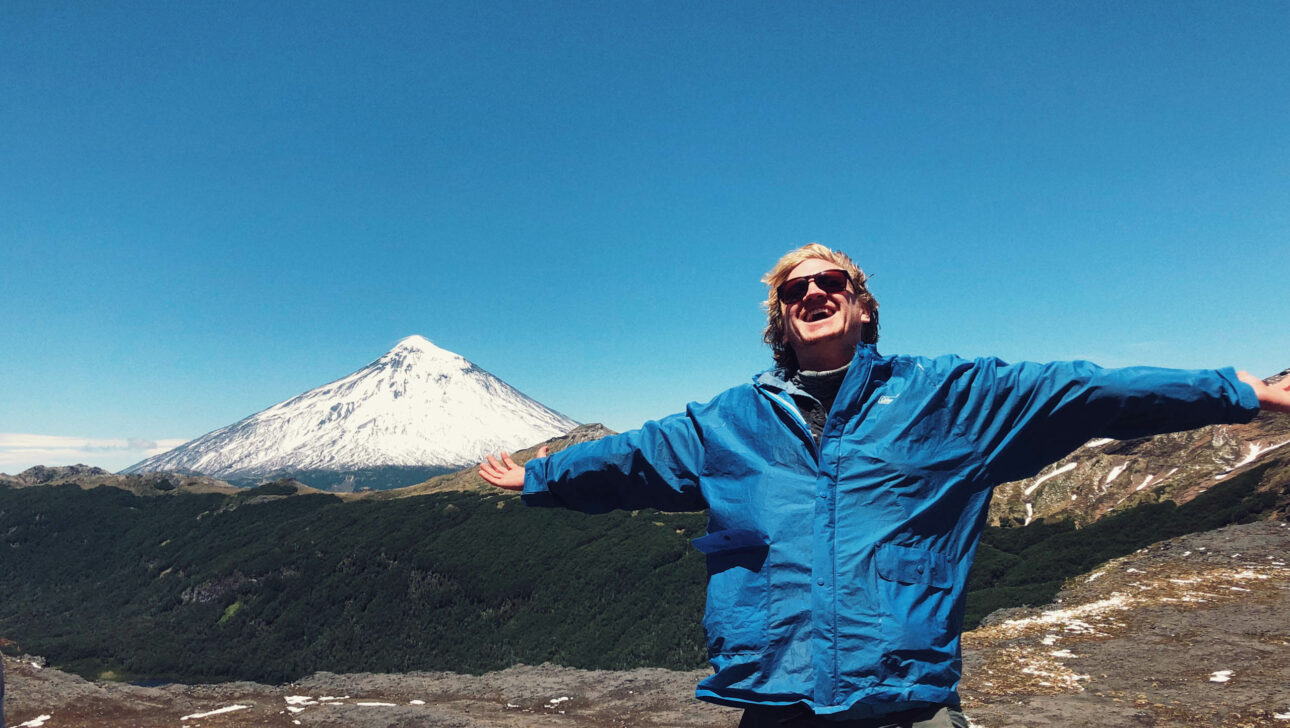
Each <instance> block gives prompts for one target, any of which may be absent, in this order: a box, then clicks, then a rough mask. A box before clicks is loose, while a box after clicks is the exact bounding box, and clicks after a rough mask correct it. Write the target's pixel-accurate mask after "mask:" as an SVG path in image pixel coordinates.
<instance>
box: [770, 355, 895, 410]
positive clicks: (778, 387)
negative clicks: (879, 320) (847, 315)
mask: <svg viewBox="0 0 1290 728" xmlns="http://www.w3.org/2000/svg"><path fill="white" fill-rule="evenodd" d="M878 358H880V355H879V354H878V348H877V347H876V346H874V345H873V344H860V345H859V346H857V347H856V354H855V356H853V357H852V358H851V368H850V371H851V372H854V371H856V370H857V369H861V368H867V367H868V366H869V364H871V363H872V362H873V361H874V360H876V359H878ZM793 374H794V372H792V371H790V370H788V369H784V368H782V367H772V368H770V369H767V370H766V371H764V372H762V373H760V374H758V375H757V376H755V377H753V385H754V386H756V387H759V388H761V389H764V390H766V391H768V392H775V393H777V394H778V393H784V394H790V395H800V396H806V397H809V396H810V395H808V394H807V393H806V392H804V391H802V390H801V388H799V387H798V386H797V385H795V384H793ZM848 374H849V372H848Z"/></svg>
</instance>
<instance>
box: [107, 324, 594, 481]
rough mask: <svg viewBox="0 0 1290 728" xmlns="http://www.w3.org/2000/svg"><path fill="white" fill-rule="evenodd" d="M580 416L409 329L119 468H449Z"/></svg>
mask: <svg viewBox="0 0 1290 728" xmlns="http://www.w3.org/2000/svg"><path fill="white" fill-rule="evenodd" d="M576 425H577V423H576V422H574V421H573V420H571V419H569V418H568V417H565V416H564V415H561V414H560V413H558V412H555V411H553V410H551V409H549V408H547V407H545V406H543V405H542V404H540V403H538V402H536V401H534V400H532V399H530V398H529V397H527V396H525V395H524V394H522V393H521V392H519V391H517V390H516V389H514V388H513V387H511V386H510V385H508V384H506V383H505V382H503V381H502V380H500V379H498V378H497V377H495V376H493V375H492V374H489V373H488V372H486V371H484V370H483V369H480V368H479V367H477V366H475V365H474V364H472V363H471V362H469V361H467V360H466V359H464V358H463V357H461V356H459V355H457V354H454V353H452V352H450V351H446V350H444V349H440V348H438V347H436V346H435V345H434V344H432V343H430V342H429V341H428V340H426V339H425V338H423V337H421V336H410V337H408V338H406V339H404V340H402V341H400V342H399V343H398V345H396V346H395V347H394V348H393V349H391V350H390V351H389V352H388V353H387V354H385V355H384V356H382V357H381V358H380V359H377V360H376V361H374V362H372V363H371V364H369V365H368V366H366V367H364V368H362V369H360V370H358V371H356V372H354V373H353V374H350V375H349V376H347V377H344V378H342V379H338V380H336V381H334V382H331V383H329V384H325V385H323V386H321V387H318V388H316V389H312V390H310V391H308V392H305V393H304V394H301V395H299V396H297V397H293V398H291V399H289V400H287V401H285V402H281V403H279V404H276V405H274V406H272V407H270V408H268V409H266V410H264V411H262V412H258V413H256V414H254V415H251V416H250V417H247V418H246V419H244V420H242V421H240V422H236V423H234V424H232V425H229V426H227V427H223V428H221V429H218V430H215V431H214V432H210V433H208V434H206V435H203V436H201V437H199V438H197V439H196V440H193V441H192V442H189V443H186V444H184V445H181V446H180V447H177V448H175V449H174V450H171V451H169V452H166V453H162V454H161V455H157V456H154V457H152V458H149V459H147V460H144V461H142V462H140V463H136V464H135V465H132V466H130V467H129V468H126V469H125V470H123V471H122V472H123V473H141V472H149V471H179V472H192V473H201V474H203V475H210V476H214V477H219V478H223V479H246V478H254V477H263V476H268V475H270V474H280V473H295V472H301V471H330V472H344V471H351V470H361V469H371V468H384V467H391V466H395V467H405V468H409V467H420V468H425V467H432V468H442V469H445V470H446V469H451V468H457V467H461V466H463V465H466V464H468V463H472V462H477V461H479V460H480V459H481V458H482V457H483V456H484V455H485V454H486V453H489V452H496V451H498V450H514V449H518V448H521V447H524V446H527V445H530V444H532V443H535V442H539V441H541V440H545V439H547V438H549V437H553V436H555V435H559V434H563V433H564V432H567V431H568V430H569V429H571V428H573V427H575V426H576ZM423 477H424V476H423ZM418 479H420V478H418Z"/></svg>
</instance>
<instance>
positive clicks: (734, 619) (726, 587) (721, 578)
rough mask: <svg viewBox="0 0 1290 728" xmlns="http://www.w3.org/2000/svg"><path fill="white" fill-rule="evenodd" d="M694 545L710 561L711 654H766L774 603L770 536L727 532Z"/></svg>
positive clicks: (707, 629) (707, 625) (706, 622)
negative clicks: (768, 561)
mask: <svg viewBox="0 0 1290 728" xmlns="http://www.w3.org/2000/svg"><path fill="white" fill-rule="evenodd" d="M692 543H693V544H694V547H695V548H697V549H698V550H699V551H701V552H703V553H704V554H705V555H706V556H707V557H708V559H707V560H708V599H707V604H706V605H705V607H704V612H703V631H704V633H705V634H706V635H707V640H708V653H709V655H711V656H716V655H731V654H739V653H747V652H762V651H763V650H764V649H765V648H766V615H767V611H768V609H767V607H768V605H769V601H770V593H769V592H770V582H769V580H768V578H767V571H768V570H767V569H766V568H765V567H766V557H767V556H768V555H769V553H770V546H769V545H768V544H767V543H766V537H765V536H762V535H761V534H760V533H758V532H756V531H753V530H748V529H727V530H724V531H717V532H716V533H710V534H708V535H706V536H703V537H702V538H696V539H695V540H694V541H693V542H692Z"/></svg>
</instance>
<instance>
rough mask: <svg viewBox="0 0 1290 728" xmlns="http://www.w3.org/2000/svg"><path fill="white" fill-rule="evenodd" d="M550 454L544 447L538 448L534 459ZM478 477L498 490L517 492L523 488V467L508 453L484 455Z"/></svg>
mask: <svg viewBox="0 0 1290 728" xmlns="http://www.w3.org/2000/svg"><path fill="white" fill-rule="evenodd" d="M550 452H551V450H550V448H548V447H546V446H545V445H544V446H542V447H540V448H538V450H537V454H536V455H534V457H535V458H544V457H546V456H547V455H549V454H550ZM478 472H479V477H481V478H483V479H484V480H486V481H488V482H489V483H492V484H493V485H496V486H498V487H500V488H507V489H510V490H519V489H520V488H522V487H523V486H524V466H522V465H520V464H518V463H516V462H515V460H514V459H513V458H512V457H511V454H510V453H508V452H502V453H499V454H498V455H497V456H496V457H494V456H493V455H486V456H485V457H484V462H482V463H480V464H479V470H478Z"/></svg>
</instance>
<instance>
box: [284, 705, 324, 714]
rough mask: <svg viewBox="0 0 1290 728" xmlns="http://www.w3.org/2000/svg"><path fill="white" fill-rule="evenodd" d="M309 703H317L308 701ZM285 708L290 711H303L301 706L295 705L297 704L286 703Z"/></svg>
mask: <svg viewBox="0 0 1290 728" xmlns="http://www.w3.org/2000/svg"><path fill="white" fill-rule="evenodd" d="M310 705H317V703H310ZM287 710H289V711H291V712H292V713H299V712H301V711H303V710H304V708H301V707H300V706H297V705H288V706H287Z"/></svg>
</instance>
